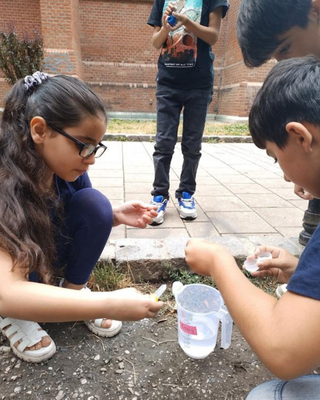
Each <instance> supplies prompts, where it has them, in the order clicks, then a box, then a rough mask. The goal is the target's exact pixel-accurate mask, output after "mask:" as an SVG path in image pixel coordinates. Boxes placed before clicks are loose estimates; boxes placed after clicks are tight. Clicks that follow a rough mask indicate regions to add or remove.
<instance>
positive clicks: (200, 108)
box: [151, 84, 213, 198]
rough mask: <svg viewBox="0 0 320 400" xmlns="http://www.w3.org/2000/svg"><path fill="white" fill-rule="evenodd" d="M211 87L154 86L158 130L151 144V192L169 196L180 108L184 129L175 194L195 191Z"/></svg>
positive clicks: (153, 194) (210, 99)
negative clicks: (152, 178) (171, 166)
mask: <svg viewBox="0 0 320 400" xmlns="http://www.w3.org/2000/svg"><path fill="white" fill-rule="evenodd" d="M212 94H213V89H212V88H211V87H209V88H204V89H190V90H184V89H173V88H171V87H169V86H164V85H159V84H158V86H157V92H156V97H157V134H156V138H155V140H156V144H155V146H154V149H155V151H154V153H153V163H154V171H155V176H154V182H153V190H152V191H151V194H152V196H157V195H162V196H164V197H166V198H168V197H169V186H170V180H169V171H170V164H171V159H172V156H173V153H174V148H175V145H176V143H177V139H178V127H179V121H180V114H181V111H182V109H183V131H182V141H181V150H182V154H183V165H182V171H181V175H180V185H179V188H178V189H177V190H176V192H175V196H176V197H177V198H178V197H181V195H182V192H188V193H190V194H194V192H195V190H196V174H197V169H198V165H199V160H200V157H201V142H202V135H203V130H204V126H205V122H206V116H207V110H208V105H209V104H210V103H211V101H212Z"/></svg>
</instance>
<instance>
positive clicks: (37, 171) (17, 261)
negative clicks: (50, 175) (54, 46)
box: [0, 75, 107, 283]
mask: <svg viewBox="0 0 320 400" xmlns="http://www.w3.org/2000/svg"><path fill="white" fill-rule="evenodd" d="M90 115H92V116H103V117H105V118H106V119H107V115H106V111H105V108H104V105H103V103H102V101H101V100H100V99H99V98H98V97H97V96H96V95H95V93H93V92H92V90H91V89H90V88H89V87H88V86H87V85H86V84H85V83H84V82H82V81H80V80H79V79H76V78H73V77H68V76H63V75H56V76H53V77H48V79H45V80H43V81H42V83H41V84H39V85H37V86H34V87H31V88H29V89H27V88H26V87H25V83H24V80H23V79H21V80H19V81H18V82H17V83H16V84H15V85H14V86H13V87H12V89H11V91H10V92H9V94H8V96H7V98H6V102H5V108H4V112H3V116H2V120H1V126H0V248H1V249H2V250H4V251H6V252H8V254H9V255H10V256H11V258H12V261H13V268H16V267H19V268H23V269H25V273H26V276H27V275H28V274H29V273H30V272H33V271H36V272H37V273H38V276H39V278H40V280H41V281H43V282H44V283H48V282H49V281H50V278H51V265H52V262H53V261H54V259H55V244H54V229H53V225H52V222H51V220H50V212H51V211H52V209H53V208H54V207H57V199H56V196H55V192H54V191H53V190H50V189H48V188H47V187H46V186H45V185H44V177H45V173H46V165H45V163H44V161H43V159H42V158H41V156H39V154H38V153H37V152H36V151H35V148H34V143H33V140H32V138H31V135H30V126H29V124H30V121H31V119H32V118H33V117H35V116H40V117H42V118H44V119H45V121H46V122H47V124H48V125H49V126H55V127H57V128H60V129H64V128H66V127H70V126H75V125H77V124H79V123H80V122H81V121H82V120H83V119H84V118H85V117H87V116H90Z"/></svg>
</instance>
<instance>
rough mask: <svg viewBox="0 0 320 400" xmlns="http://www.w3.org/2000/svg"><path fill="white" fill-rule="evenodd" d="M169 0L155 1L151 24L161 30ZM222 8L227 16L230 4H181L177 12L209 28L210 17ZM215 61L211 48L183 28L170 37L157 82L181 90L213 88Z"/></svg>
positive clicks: (215, 0)
mask: <svg viewBox="0 0 320 400" xmlns="http://www.w3.org/2000/svg"><path fill="white" fill-rule="evenodd" d="M169 1H170V0H155V2H154V4H153V7H152V10H151V13H150V16H149V20H148V24H149V25H151V26H160V27H161V26H162V15H163V12H164V10H165V9H166V7H167V5H168V3H169ZM218 7H222V8H223V10H222V16H223V17H224V16H225V15H226V13H227V10H228V7H229V4H228V1H227V0H178V1H177V12H179V13H181V14H186V15H187V16H188V17H189V18H190V19H191V20H193V21H195V22H197V23H200V24H201V25H204V26H208V25H209V14H210V13H211V12H213V11H214V10H215V9H216V8H218ZM213 60H214V54H213V53H212V50H211V46H210V45H209V44H207V43H206V42H204V41H203V40H201V39H199V38H197V36H196V35H194V34H193V33H192V32H188V31H186V30H185V28H184V26H182V27H181V28H179V29H177V30H176V31H172V32H170V33H169V35H168V37H167V40H166V42H165V43H164V45H163V46H162V49H161V52H160V56H159V60H158V75H157V81H158V83H160V84H163V85H167V86H170V87H176V88H179V89H196V88H205V87H210V86H212V85H213V77H214V73H213Z"/></svg>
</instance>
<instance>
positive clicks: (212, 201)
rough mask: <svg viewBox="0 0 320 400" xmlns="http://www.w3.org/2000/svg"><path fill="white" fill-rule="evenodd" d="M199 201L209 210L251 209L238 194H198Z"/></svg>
mask: <svg viewBox="0 0 320 400" xmlns="http://www.w3.org/2000/svg"><path fill="white" fill-rule="evenodd" d="M197 203H198V204H199V205H200V206H201V207H202V209H204V210H206V212H208V211H250V208H249V207H248V206H247V205H246V204H245V203H244V202H243V201H241V200H240V199H239V198H238V197H236V196H197Z"/></svg>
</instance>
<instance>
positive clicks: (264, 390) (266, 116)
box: [186, 57, 320, 400]
mask: <svg viewBox="0 0 320 400" xmlns="http://www.w3.org/2000/svg"><path fill="white" fill-rule="evenodd" d="M275 94H276V95H275ZM249 129H250V133H251V135H252V139H253V141H254V143H255V144H256V146H258V147H259V148H262V149H266V152H267V154H268V155H269V156H270V157H272V158H273V159H274V160H275V162H279V165H280V167H281V169H282V170H283V172H284V174H285V175H286V176H287V177H288V178H289V179H290V180H291V181H292V182H294V183H296V184H297V185H300V186H301V187H303V188H305V189H306V190H307V191H308V192H309V193H311V194H312V195H313V196H314V197H316V198H320V179H319V176H320V61H319V59H317V58H316V57H305V58H293V59H290V60H285V61H281V62H279V63H278V64H277V65H276V66H275V67H274V68H273V69H272V70H271V72H270V73H269V75H268V77H267V79H266V81H265V83H264V84H263V86H262V88H261V89H260V91H259V92H258V94H257V97H256V99H255V100H254V103H253V106H252V109H251V111H250V115H249ZM319 249H320V227H319V226H318V228H317V229H316V231H315V232H314V234H313V236H312V238H311V239H310V241H309V243H308V244H307V246H306V248H305V250H304V252H303V253H302V256H301V258H300V260H297V259H296V258H295V257H293V256H292V255H290V254H289V253H288V252H286V251H284V250H282V249H279V248H275V247H261V248H260V249H258V251H257V253H256V254H255V256H257V254H258V253H259V251H271V252H272V256H273V259H272V260H266V261H263V262H259V263H258V267H259V271H257V272H254V273H252V275H253V276H255V277H264V276H273V277H275V278H277V279H278V280H279V281H280V282H288V281H289V283H288V291H287V292H286V293H284V294H283V296H282V297H281V298H280V299H279V300H277V299H275V298H274V297H272V296H270V295H268V294H266V293H265V292H264V291H262V290H261V289H259V288H257V287H256V286H254V285H253V284H252V283H251V282H250V281H249V280H248V279H247V278H246V277H245V275H244V274H243V273H242V272H241V271H240V269H239V267H238V266H237V264H236V262H235V260H234V258H233V257H232V256H231V254H230V253H229V251H228V250H227V249H226V248H224V247H223V246H221V245H218V244H213V243H209V242H205V241H200V240H197V239H191V240H190V241H189V243H188V245H187V248H186V260H187V262H188V264H189V265H190V266H191V267H192V269H193V270H194V271H195V272H197V273H200V274H203V275H211V276H212V277H213V279H214V280H215V282H216V284H217V286H218V287H219V290H220V292H221V294H222V296H223V298H224V300H225V302H226V305H227V307H228V309H229V311H230V313H231V315H232V317H233V319H234V322H235V323H236V325H237V326H238V327H239V329H240V331H241V333H242V334H243V336H244V338H245V339H246V340H247V341H248V343H249V345H250V346H251V347H252V349H253V351H254V352H255V353H256V354H257V356H258V357H259V358H260V359H261V360H262V362H263V363H264V364H265V365H266V367H267V368H269V369H270V371H271V372H272V373H273V374H275V375H276V376H277V377H279V378H280V379H283V380H273V381H271V382H267V383H264V384H262V385H261V386H258V387H257V388H256V389H254V390H253V391H252V393H250V394H249V396H248V397H247V400H273V399H279V400H285V399H290V400H311V399H318V398H319V393H320V376H319V375H310V376H304V377H301V378H298V379H295V378H297V377H299V376H302V375H305V374H308V373H310V372H311V371H313V370H314V369H316V368H317V367H318V366H319V364H320V342H319V334H320V252H319ZM288 380H290V381H288Z"/></svg>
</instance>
